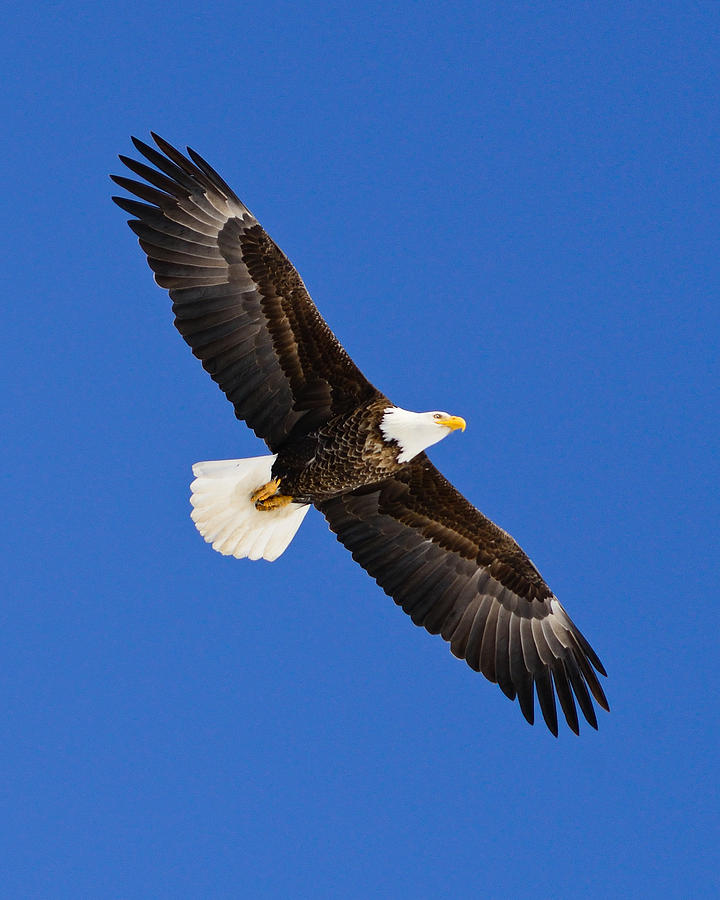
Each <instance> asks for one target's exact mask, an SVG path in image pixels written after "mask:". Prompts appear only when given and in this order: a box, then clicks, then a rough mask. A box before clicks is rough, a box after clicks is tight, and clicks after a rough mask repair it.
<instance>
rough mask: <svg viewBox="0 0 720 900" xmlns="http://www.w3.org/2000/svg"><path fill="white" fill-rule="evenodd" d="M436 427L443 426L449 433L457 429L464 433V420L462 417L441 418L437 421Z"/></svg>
mask: <svg viewBox="0 0 720 900" xmlns="http://www.w3.org/2000/svg"><path fill="white" fill-rule="evenodd" d="M437 423H438V425H444V426H445V427H446V428H449V429H450V431H457V429H458V428H459V429H460V431H465V424H466V423H465V419H463V417H462V416H443V417H442V418H441V419H438V420H437Z"/></svg>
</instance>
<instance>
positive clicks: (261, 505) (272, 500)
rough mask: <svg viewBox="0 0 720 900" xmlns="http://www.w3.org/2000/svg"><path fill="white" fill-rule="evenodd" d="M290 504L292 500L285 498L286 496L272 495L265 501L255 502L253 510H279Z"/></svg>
mask: <svg viewBox="0 0 720 900" xmlns="http://www.w3.org/2000/svg"><path fill="white" fill-rule="evenodd" d="M292 502H293V498H292V497H289V496H287V494H273V496H272V497H268V498H267V499H266V500H256V501H255V509H260V510H268V509H280V507H281V506H287V505H288V503H292Z"/></svg>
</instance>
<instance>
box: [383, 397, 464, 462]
mask: <svg viewBox="0 0 720 900" xmlns="http://www.w3.org/2000/svg"><path fill="white" fill-rule="evenodd" d="M380 431H381V432H382V435H383V438H384V440H385V441H387V442H390V441H395V443H396V444H397V445H398V448H399V450H400V452H399V453H398V457H397V461H398V462H399V463H404V462H410V460H411V459H412V458H413V457H415V456H417V455H418V453H422V451H423V450H425V449H426V447H430V446H432V445H433V444H437V442H438V441H441V440H442V439H443V438H444V437H445V436H446V435H447V434H449V433H450V432H449V431H448V430H447V429H445V428H440V427H438V424H437V423H436V422H435V421H434V420H433V418H432V413H416V412H410V410H407V409H401V408H400V407H399V406H389V407H388V408H387V409H385V410H384V411H383V417H382V419H381V420H380Z"/></svg>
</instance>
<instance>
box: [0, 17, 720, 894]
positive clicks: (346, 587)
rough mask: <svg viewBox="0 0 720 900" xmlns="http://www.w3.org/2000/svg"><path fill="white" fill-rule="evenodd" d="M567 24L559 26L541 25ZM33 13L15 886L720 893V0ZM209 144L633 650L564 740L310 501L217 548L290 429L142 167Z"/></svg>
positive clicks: (5, 656)
mask: <svg viewBox="0 0 720 900" xmlns="http://www.w3.org/2000/svg"><path fill="white" fill-rule="evenodd" d="M543 6H544V7H546V8H545V9H543V8H542V7H543ZM8 15H9V16H10V18H9V20H8V19H7V18H6V19H5V20H4V23H3V35H2V37H0V41H2V47H1V48H0V50H1V51H2V52H1V53H0V58H1V59H2V63H1V64H0V65H2V67H3V70H4V71H3V74H2V79H3V91H2V93H1V94H0V111H1V112H2V116H3V120H4V128H3V134H2V142H3V150H2V159H3V171H4V177H3V179H2V195H3V201H2V208H1V214H2V233H3V236H4V240H3V243H4V250H5V253H4V258H5V262H4V266H3V296H4V298H5V299H4V310H5V323H4V329H3V352H2V354H1V355H0V367H1V369H2V383H3V388H4V389H3V398H2V402H3V405H5V404H6V403H7V404H8V406H7V408H6V409H5V410H4V415H3V422H4V425H3V435H4V437H3V441H2V446H3V475H4V478H3V515H2V526H1V528H2V533H3V537H2V545H1V546H2V550H1V551H0V552H1V553H2V558H3V561H2V570H3V583H4V585H5V589H4V590H3V592H2V593H3V598H2V607H1V608H2V627H1V628H0V707H1V708H2V710H3V713H2V716H0V772H1V773H2V789H1V791H0V795H1V800H0V810H1V811H2V820H3V826H4V827H3V829H2V831H3V833H4V836H3V837H2V839H1V841H0V843H1V845H2V850H1V853H2V857H3V860H4V862H3V866H2V868H3V874H2V881H3V884H4V887H3V888H2V889H1V891H0V892H2V894H3V896H7V897H12V898H15V897H18V898H20V897H22V898H27V897H40V898H43V897H50V898H65V897H67V898H77V897H93V898H95V897H102V898H105V897H107V898H118V897H122V898H136V897H137V898H146V897H152V898H156V897H158V898H159V897H168V898H176V897H203V898H206V897H208V898H216V897H217V898H225V897H227V898H236V897H249V898H255V897H257V898H275V897H278V898H279V897H283V898H286V897H308V898H318V897H321V898H324V897H328V898H330V897H332V898H336V897H342V898H346V897H347V898H368V897H388V898H398V897H402V898H405V897H408V898H440V897H450V896H453V897H455V896H466V897H473V896H484V897H490V898H503V897H531V896H532V897H536V898H537V897H540V898H543V897H548V898H549V897H584V898H595V897H598V898H601V897H602V898H605V897H608V896H633V897H688V896H694V897H704V896H711V895H713V894H714V893H715V892H716V891H718V889H719V888H718V883H717V859H716V858H714V853H715V852H716V849H717V828H718V784H717V754H718V730H717V720H718V681H719V676H720V672H719V671H718V637H717V635H718V627H717V618H718V598H717V595H716V593H715V591H714V589H713V587H712V586H713V585H715V584H717V577H718V547H717V528H718V507H717V493H718V481H719V475H720V472H719V471H718V462H717V452H718V427H717V415H718V411H717V387H718V375H719V372H718V361H717V355H718V337H719V335H718V331H719V329H718V318H719V317H718V294H719V288H720V263H719V259H720V241H719V238H720V229H719V228H718V211H719V210H720V196H719V193H720V192H719V191H718V163H719V161H720V156H719V151H718V147H720V113H719V110H720V87H719V85H720V73H719V71H718V70H719V68H720V63H719V60H720V40H719V38H720V6H719V5H718V4H717V3H713V2H704V3H701V2H690V0H685V2H679V3H670V2H660V3H653V4H632V3H613V2H609V3H602V4H599V3H585V2H576V3H558V4H531V3H507V2H488V3H485V2H458V3H452V4H445V3H439V2H429V3H424V4H419V3H409V2H405V3H398V4H388V3H377V2H371V3H361V4H343V3H338V4H335V3H333V4H323V3H306V4H303V3H297V4H293V3H279V2H268V0H264V2H262V3H252V4H249V3H247V4H246V3H242V2H240V3H238V2H233V3H216V2H210V3H204V4H190V3H187V2H185V0H179V2H177V3H174V4H164V3H157V2H149V3H144V4H132V3H131V4H122V5H120V4H108V5H104V4H79V3H76V2H69V3H63V4H49V3H39V4H29V3H25V4H18V5H16V6H15V7H14V8H13V10H12V11H11V12H10V13H9V14H8ZM151 128H152V129H154V130H156V131H158V132H159V133H160V134H162V135H163V136H165V137H167V138H168V139H169V140H171V141H173V142H176V143H177V144H180V145H184V144H186V143H188V144H190V145H191V146H193V147H195V148H196V149H197V150H199V151H200V152H201V153H202V154H203V155H205V156H206V157H207V158H208V160H209V161H210V162H211V163H212V164H213V165H214V166H215V167H216V168H217V169H218V170H219V171H220V172H221V173H222V174H223V175H224V177H225V178H226V179H227V180H228V181H229V182H230V184H231V185H232V186H233V187H234V188H235V190H236V191H237V193H238V194H239V195H240V196H241V197H242V198H243V199H244V200H245V202H246V203H247V204H248V205H249V206H250V208H251V209H252V210H253V211H254V212H255V213H256V215H257V216H258V217H259V219H260V220H261V222H262V223H263V224H264V225H265V227H266V228H267V229H268V231H269V232H270V233H271V234H272V236H273V237H274V238H275V239H276V241H277V242H278V243H279V244H280V246H281V247H283V249H284V250H285V251H286V253H287V254H288V255H289V256H290V258H291V259H292V260H293V261H294V262H295V264H296V265H297V266H298V268H299V270H300V272H301V273H302V275H303V278H304V279H305V281H306V283H307V285H308V287H309V289H310V291H311V293H312V295H313V297H314V299H315V301H316V302H317V304H318V306H319V307H320V309H321V310H322V312H323V313H324V315H325V316H326V318H327V319H328V320H329V322H330V324H331V325H332V327H333V328H334V330H335V331H336V333H337V334H338V335H339V337H340V338H341V340H342V341H343V342H344V344H345V346H346V347H347V349H348V350H349V352H350V353H351V354H352V355H353V357H354V358H355V360H356V362H357V363H358V364H359V365H360V366H361V368H362V369H363V370H364V371H365V372H366V374H367V375H368V377H369V378H370V379H371V380H372V381H373V382H374V383H376V384H377V385H378V386H380V387H381V388H382V389H384V390H385V392H386V393H388V394H389V395H390V396H391V397H392V399H393V400H394V401H395V402H396V403H398V404H400V405H403V406H405V407H408V408H411V409H433V408H438V407H439V408H446V409H450V410H452V411H453V412H456V413H459V414H462V415H463V416H465V418H466V419H467V420H468V429H467V431H466V432H465V434H464V435H461V436H460V435H454V436H452V437H451V438H450V439H448V440H447V441H445V442H443V443H442V444H441V445H438V446H437V447H435V448H433V450H432V451H431V456H432V458H433V460H434V461H435V462H436V464H437V465H439V466H440V467H441V468H442V469H443V471H444V472H445V473H446V474H447V476H448V477H449V478H450V479H451V480H452V481H453V482H454V483H455V484H456V485H457V486H458V487H459V488H460V489H461V490H463V492H464V493H465V494H466V495H467V496H468V497H469V498H470V499H471V500H472V501H473V502H474V503H475V504H476V505H477V506H479V507H480V508H481V509H482V510H483V511H484V512H485V513H486V514H487V515H489V516H491V517H492V518H493V519H494V520H495V521H497V522H498V523H499V524H501V525H502V526H503V527H504V528H506V529H507V530H508V531H510V532H511V533H512V534H513V535H514V536H515V537H516V538H517V540H518V541H519V542H520V543H521V544H522V546H523V547H524V548H525V550H526V551H527V552H528V554H529V555H530V556H531V557H532V559H533V560H534V561H535V563H536V564H537V565H538V567H539V568H540V570H541V571H542V573H543V575H544V576H545V578H546V579H547V581H548V582H549V583H550V585H551V586H552V587H553V589H554V591H555V592H556V594H557V595H558V596H559V597H560V599H561V601H562V602H563V604H564V605H565V606H566V607H567V609H568V610H569V611H570V613H571V615H572V616H573V618H574V619H575V620H576V621H577V623H578V624H579V626H580V627H581V628H582V630H583V631H584V632H585V633H586V635H587V636H588V638H589V639H590V641H591V642H592V644H593V646H594V647H595V648H596V649H597V651H598V653H599V654H600V657H601V658H602V660H603V662H604V663H605V665H606V667H607V669H608V672H609V676H610V677H609V679H608V680H607V682H605V685H606V689H607V693H608V697H609V700H610V703H611V706H612V712H611V713H610V714H609V715H608V714H605V713H602V714H601V715H600V730H599V732H598V733H595V732H593V731H592V730H591V729H589V728H585V729H584V730H583V731H582V732H581V736H580V737H579V738H576V737H574V736H573V735H572V734H570V732H569V731H567V730H565V731H564V732H563V733H562V734H561V736H560V738H559V739H557V740H555V739H554V738H552V737H551V736H550V734H549V733H548V732H547V731H546V730H545V729H544V728H543V727H542V726H536V727H535V728H530V727H529V726H528V725H527V724H526V723H525V722H524V720H523V718H522V716H521V714H520V711H519V708H518V706H517V704H511V703H510V702H509V701H508V700H507V699H506V698H505V697H503V696H502V695H501V693H500V691H499V690H498V689H497V688H496V687H494V686H492V685H489V684H488V683H487V682H486V681H485V680H484V679H483V678H482V677H481V676H479V675H475V674H474V673H472V672H471V671H470V670H469V669H468V668H467V667H466V666H465V665H464V664H461V663H460V662H458V661H457V660H455V659H453V657H452V656H451V655H450V653H449V652H448V650H447V648H446V646H445V645H444V644H443V642H442V641H441V640H440V639H439V638H432V637H430V636H429V635H427V634H425V633H424V632H423V631H421V630H420V629H416V628H414V627H413V626H412V624H411V623H410V622H409V620H408V619H407V618H406V616H405V615H404V614H403V613H402V612H401V611H400V610H399V609H397V608H396V607H395V606H394V604H393V603H392V601H390V600H389V599H388V598H387V597H385V595H384V594H382V592H381V591H380V590H379V589H378V588H377V587H376V586H375V585H374V583H373V582H372V580H371V579H370V578H368V577H367V576H366V575H365V573H364V572H362V570H360V569H359V568H358V567H357V566H356V565H355V564H354V563H353V562H352V560H351V558H350V557H349V555H348V554H347V553H346V552H345V551H344V550H343V549H342V548H341V547H340V545H339V544H337V543H336V541H335V540H334V538H333V537H332V536H331V535H330V534H329V532H328V530H327V527H326V526H325V524H324V522H323V520H322V519H321V517H320V516H319V515H318V514H315V513H311V515H309V516H308V517H307V519H306V520H305V523H304V525H303V526H302V528H301V530H300V532H299V534H298V537H297V538H296V539H295V541H294V542H293V544H292V545H291V547H290V549H289V550H288V552H287V553H286V554H285V555H284V556H283V557H282V558H281V559H280V560H279V561H277V562H276V563H273V564H265V563H251V562H247V561H243V562H240V561H235V560H227V559H223V558H222V557H220V556H219V555H218V554H216V553H213V552H212V550H210V549H209V547H208V546H207V545H205V544H204V543H203V541H202V540H201V538H200V537H199V536H198V534H197V533H196V532H195V529H194V528H193V525H192V523H191V521H190V517H189V505H188V493H189V491H188V486H189V482H190V479H191V473H190V466H191V464H192V463H193V462H195V461H197V460H203V459H218V458H224V457H239V456H253V455H257V454H259V453H261V452H264V451H263V446H262V445H261V444H260V443H259V442H258V441H257V440H256V439H255V438H254V437H253V436H252V434H251V433H250V432H248V431H247V430H246V429H245V427H244V426H243V425H241V424H239V423H237V422H236V421H235V419H234V417H233V414H232V409H231V407H230V405H229V404H228V403H227V401H226V400H225V399H224V398H223V396H222V395H221V393H220V392H219V391H218V390H217V388H216V387H215V385H213V384H212V382H211V381H210V379H209V378H208V376H207V375H206V374H205V373H204V372H203V371H202V369H201V367H200V365H199V363H198V362H197V361H196V360H194V359H193V358H192V356H191V354H190V352H189V350H188V348H187V347H186V346H185V345H184V343H183V342H182V340H181V339H180V337H179V336H178V334H177V333H176V332H175V330H174V328H173V326H172V315H171V312H170V303H169V301H168V299H167V297H166V295H165V294H164V293H163V292H162V291H160V290H159V289H158V288H156V287H155V286H154V284H153V283H152V279H151V276H150V272H149V270H148V269H147V266H146V264H145V261H144V259H143V257H142V255H141V253H140V251H139V248H138V247H137V244H136V242H135V239H134V237H133V235H132V234H131V233H130V231H129V229H128V228H127V226H126V225H125V223H124V219H125V216H124V215H123V214H122V213H121V212H120V211H119V210H118V209H117V208H115V207H114V206H113V205H112V204H111V203H110V200H109V197H110V194H111V193H112V192H113V187H112V185H111V183H110V182H109V180H108V178H107V175H108V173H109V172H112V171H114V172H117V171H119V169H120V165H119V163H118V162H117V161H116V154H117V153H119V152H120V153H128V152H129V151H130V150H131V145H130V141H129V135H130V134H131V133H134V134H137V135H139V136H141V137H147V133H148V131H149V130H150V129H151Z"/></svg>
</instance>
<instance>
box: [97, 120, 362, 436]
mask: <svg viewBox="0 0 720 900" xmlns="http://www.w3.org/2000/svg"><path fill="white" fill-rule="evenodd" d="M153 139H154V140H155V143H156V144H157V146H158V147H159V148H160V150H161V151H162V152H158V151H157V150H155V149H154V148H152V147H150V146H148V145H147V144H144V143H143V142H142V141H139V140H137V139H135V138H133V143H134V144H135V147H136V148H137V150H138V151H139V152H140V153H141V154H142V155H143V156H144V157H145V158H146V159H147V160H148V161H149V162H150V163H152V164H153V166H155V168H151V167H150V166H147V165H145V163H142V162H138V161H136V160H134V159H129V158H128V157H125V156H121V157H120V159H121V160H122V162H123V163H125V165H126V166H127V167H128V168H129V169H130V170H131V171H133V172H134V173H135V174H137V175H139V176H140V177H141V178H142V179H144V182H147V184H145V183H143V182H139V181H134V180H132V179H130V178H123V177H120V176H112V177H113V180H114V181H115V182H116V183H117V184H119V185H120V186H121V187H122V188H124V189H125V190H128V191H130V192H131V193H133V194H135V195H136V196H137V197H139V198H140V199H141V200H144V201H146V202H145V203H139V202H138V201H136V200H129V199H126V198H124V197H113V200H114V201H115V202H116V203H117V204H118V206H120V207H121V208H122V209H124V210H126V211H127V212H129V213H130V214H131V215H133V216H135V219H133V220H131V221H130V222H129V225H130V227H131V228H132V230H133V231H134V232H135V233H136V234H137V236H138V238H139V239H140V246H141V247H142V249H143V250H144V251H145V253H147V257H148V263H149V264H150V268H151V269H152V270H153V272H154V273H155V280H156V281H157V283H158V284H159V285H160V286H161V287H164V288H168V289H169V291H170V297H171V298H172V300H173V311H174V312H175V316H176V318H175V325H176V326H177V328H178V331H179V332H180V334H182V336H183V337H184V338H185V340H186V341H187V343H188V344H189V345H190V346H191V347H192V351H193V353H194V354H195V356H197V357H198V358H199V359H201V360H202V364H203V366H204V367H205V369H206V370H207V371H208V372H209V373H210V375H211V376H212V378H213V379H214V380H215V381H216V382H217V383H218V384H219V385H220V388H221V389H222V390H223V391H224V392H225V394H226V395H227V398H228V400H230V402H231V403H232V404H233V406H234V407H235V415H236V416H237V417H238V418H239V419H244V420H245V421H246V422H247V423H248V425H249V426H250V427H251V428H252V429H253V431H255V433H256V434H257V435H258V436H259V437H261V438H264V440H265V441H266V442H267V444H268V445H269V446H270V448H271V449H272V450H277V449H278V448H279V447H280V446H281V445H282V444H283V443H284V442H285V441H286V440H287V438H288V436H289V435H290V434H291V433H292V434H293V435H294V436H300V435H302V434H306V433H308V432H309V431H311V430H312V429H313V428H314V427H316V426H317V425H319V424H321V423H323V422H325V421H327V420H328V419H329V418H330V417H331V416H333V415H335V414H337V413H341V412H345V411H349V410H351V409H354V408H355V407H356V406H358V405H359V404H360V403H362V402H363V401H365V400H369V399H371V398H372V397H374V396H379V392H378V391H376V390H375V388H374V387H373V386H372V385H371V384H370V383H369V382H368V381H367V380H366V379H365V377H364V376H363V374H362V373H361V372H360V370H359V369H358V368H357V366H356V365H355V364H354V363H353V361H352V360H351V359H350V357H349V356H348V355H347V353H346V352H345V350H344V349H343V348H342V346H341V345H340V343H339V342H338V340H337V338H336V337H335V335H334V334H333V333H332V332H331V331H330V329H329V328H328V326H327V324H326V323H325V320H324V319H323V318H322V316H321V315H320V313H319V312H318V311H317V308H316V306H315V304H314V303H313V302H312V300H311V299H310V296H309V294H308V292H307V290H306V288H305V285H304V284H303V283H302V280H301V278H300V276H299V275H298V273H297V271H296V270H295V268H294V266H293V265H292V263H291V262H290V261H289V260H288V258H287V257H286V256H285V255H284V253H283V252H282V251H281V250H280V249H279V247H277V245H276V244H275V243H274V242H273V241H272V240H271V238H270V237H268V235H267V234H266V233H265V231H264V230H263V228H262V226H261V225H260V224H259V223H258V221H257V220H256V219H255V217H254V216H253V215H252V213H251V212H250V211H249V210H248V209H247V208H246V207H245V206H244V205H243V204H242V203H241V202H240V200H238V198H237V197H236V196H235V194H234V193H233V192H232V191H231V190H230V188H229V187H228V186H227V184H225V182H224V181H223V180H222V178H220V176H219V175H218V174H217V172H215V171H214V170H213V169H212V168H211V167H210V166H209V165H208V164H207V163H206V162H205V161H204V160H203V159H202V157H200V156H199V155H198V154H197V153H194V152H193V151H192V150H190V149H189V148H188V154H189V156H190V158H189V159H188V158H186V157H185V156H184V155H183V154H182V153H180V152H179V151H177V150H176V149H175V148H174V147H172V146H170V144H168V143H167V142H166V141H164V140H162V138H160V137H158V136H157V135H153Z"/></svg>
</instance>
